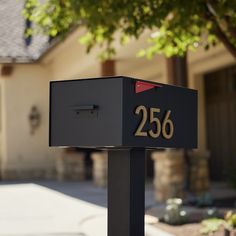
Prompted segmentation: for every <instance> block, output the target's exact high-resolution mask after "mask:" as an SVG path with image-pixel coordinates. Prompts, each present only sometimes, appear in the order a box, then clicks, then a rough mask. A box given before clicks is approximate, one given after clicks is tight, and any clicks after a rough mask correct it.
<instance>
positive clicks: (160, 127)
mask: <svg viewBox="0 0 236 236" xmlns="http://www.w3.org/2000/svg"><path fill="white" fill-rule="evenodd" d="M149 112H150V114H149V122H150V124H153V123H154V124H155V127H156V128H155V130H153V129H150V130H148V131H143V127H144V126H145V124H146V122H147V117H148V110H147V108H146V107H145V106H142V105H141V106H138V107H137V108H136V109H135V114H136V115H139V114H140V113H142V120H141V122H140V124H139V126H138V128H137V130H136V131H135V134H134V135H135V136H148V135H150V136H151V137H152V138H158V137H159V136H160V134H161V133H162V135H163V137H164V138H165V139H171V138H172V136H173V134H174V124H173V122H172V120H170V114H171V111H170V110H168V111H167V112H166V114H165V117H164V119H163V122H162V123H161V121H160V119H158V118H157V117H156V116H155V114H157V113H159V112H160V109H159V108H152V107H151V108H150V109H149ZM168 126H169V129H168V131H167V127H168Z"/></svg>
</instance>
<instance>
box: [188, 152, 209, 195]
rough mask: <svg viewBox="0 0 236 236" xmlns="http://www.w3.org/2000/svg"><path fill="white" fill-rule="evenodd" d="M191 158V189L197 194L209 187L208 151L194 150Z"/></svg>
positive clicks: (190, 153) (202, 192)
mask: <svg viewBox="0 0 236 236" xmlns="http://www.w3.org/2000/svg"><path fill="white" fill-rule="evenodd" d="M188 156H189V158H190V191H191V192H192V193H194V194H196V195H201V194H204V193H205V192H206V191H208V189H209V185H210V183H209V171H208V159H209V157H210V153H209V152H208V151H192V152H189V153H188Z"/></svg>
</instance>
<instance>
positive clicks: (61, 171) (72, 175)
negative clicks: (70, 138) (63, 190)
mask: <svg viewBox="0 0 236 236" xmlns="http://www.w3.org/2000/svg"><path fill="white" fill-rule="evenodd" d="M84 162H85V153H84V152H78V151H75V150H74V149H65V151H64V152H63V153H62V155H61V156H60V157H58V158H57V160H56V172H57V179H58V180H60V181H66V180H73V181H77V180H84V179H85V163H84Z"/></svg>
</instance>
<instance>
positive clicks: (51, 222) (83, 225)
mask: <svg viewBox="0 0 236 236" xmlns="http://www.w3.org/2000/svg"><path fill="white" fill-rule="evenodd" d="M148 194H149V193H147V195H148ZM150 198H151V195H150ZM146 204H151V199H149V202H148V203H146ZM105 205H106V189H101V188H96V187H94V186H93V185H92V184H91V183H89V182H82V183H59V182H56V181H55V182H53V181H43V182H38V183H10V182H6V183H3V184H1V185H0V235H1V236H10V235H11V236H22V235H24V236H75V235H78V236H106V235H107V229H106V228H107V216H106V215H107V209H106V207H105ZM145 227H146V235H147V236H170V234H167V233H165V232H163V231H161V230H159V229H157V228H156V227H153V226H152V225H150V224H146V226H145Z"/></svg>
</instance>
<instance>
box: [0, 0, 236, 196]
mask: <svg viewBox="0 0 236 236" xmlns="http://www.w3.org/2000/svg"><path fill="white" fill-rule="evenodd" d="M22 8H23V3H22V1H18V2H15V1H7V0H2V1H1V3H0V22H1V23H0V88H1V89H0V101H1V103H0V104H1V105H0V137H1V138H0V160H1V162H0V163H1V178H2V179H19V178H35V177H37V178H40V177H48V178H53V177H54V176H55V171H56V163H57V160H58V159H59V158H61V156H63V155H64V154H63V153H64V152H63V150H62V149H60V150H55V149H53V148H49V147H48V112H49V108H48V103H49V96H48V94H49V91H48V88H49V81H50V80H67V79H79V78H89V77H98V76H103V75H127V76H131V77H137V78H141V79H145V80H150V81H156V82H161V83H169V82H171V81H170V75H171V72H172V70H171V65H170V61H169V60H168V59H166V58H165V57H164V56H161V55H159V56H155V57H154V58H153V59H152V60H147V59H145V58H137V57H136V52H137V51H138V50H139V49H141V48H145V47H146V46H147V44H146V39H147V37H148V36H149V35H150V32H146V33H144V34H143V36H142V37H141V38H140V40H138V41H135V40H131V41H130V42H129V43H128V44H127V45H125V46H121V45H119V43H116V48H117V55H116V57H115V58H114V60H111V61H106V62H104V63H101V62H100V61H99V60H98V58H97V55H98V52H99V48H96V49H94V50H93V51H92V52H91V53H90V54H86V49H85V47H84V46H82V45H80V44H79V43H78V38H79V37H80V36H81V35H83V34H84V32H85V29H83V28H78V29H75V30H73V31H72V32H71V33H70V34H69V35H68V36H67V37H66V39H64V40H61V41H58V40H57V42H55V41H54V42H49V41H50V40H48V38H47V37H45V36H34V37H32V38H27V39H25V37H24V31H25V28H26V27H27V24H28V23H27V22H25V20H24V19H23V17H22V16H21V10H22ZM187 64H188V86H189V87H191V88H195V89H197V90H198V91H199V95H198V98H199V112H198V146H199V147H198V149H197V150H195V151H193V152H191V153H189V154H188V155H189V156H190V158H189V159H188V162H189V163H188V171H186V161H185V159H184V158H185V153H186V152H184V151H183V150H167V151H163V152H154V153H152V154H151V156H152V159H151V158H149V159H148V161H147V166H149V167H150V166H151V167H152V166H153V162H152V160H154V166H155V168H154V169H155V173H154V175H155V177H154V186H155V188H156V189H157V195H156V197H157V198H158V199H161V200H164V199H166V198H167V197H170V196H182V195H183V188H184V185H185V183H186V176H188V179H189V185H190V189H191V190H192V191H193V192H196V193H201V192H204V191H205V190H206V189H207V188H208V186H209V183H208V175H209V173H210V179H211V180H216V181H221V180H226V177H227V176H229V175H227V173H230V171H231V172H233V171H236V156H235V155H236V146H235V141H236V124H235V120H236V65H235V59H234V58H233V57H232V56H231V55H230V54H229V53H228V52H227V50H226V49H225V48H224V47H223V46H222V45H220V46H217V47H215V48H212V49H210V50H208V51H204V50H203V49H202V48H201V47H199V48H198V49H197V51H196V52H189V53H188V57H187ZM76 153H80V154H81V153H83V150H80V151H79V152H78V151H74V150H72V151H71V152H69V154H68V153H67V154H66V155H69V156H71V155H72V156H73V155H77V154H76ZM81 158H82V159H83V158H85V157H84V156H83V155H82V156H81ZM81 158H77V160H78V161H79V162H80V163H83V162H81ZM106 158H107V157H106V154H104V153H102V154H100V155H99V154H97V153H96V154H95V156H94V157H93V160H94V163H95V164H94V166H99V167H96V168H100V169H99V171H100V172H99V171H98V172H99V173H98V176H100V177H101V176H103V177H104V176H105V175H103V174H102V173H103V172H104V171H105V169H106V168H105V167H104V166H105V165H106ZM208 158H209V161H208ZM72 159H73V161H72V162H73V163H76V160H75V159H76V157H75V158H72ZM98 162H99V163H100V164H98ZM208 162H209V168H208ZM63 163H64V164H63ZM63 165H65V159H63V162H61V164H60V168H62V166H63ZM73 165H74V164H73ZM149 167H148V168H149ZM83 168H84V167H83ZM83 168H82V169H83ZM80 171H81V168H80ZM96 173H97V172H96ZM95 175H96V174H95ZM150 175H151V174H150ZM100 177H98V178H100Z"/></svg>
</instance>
